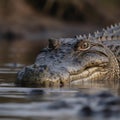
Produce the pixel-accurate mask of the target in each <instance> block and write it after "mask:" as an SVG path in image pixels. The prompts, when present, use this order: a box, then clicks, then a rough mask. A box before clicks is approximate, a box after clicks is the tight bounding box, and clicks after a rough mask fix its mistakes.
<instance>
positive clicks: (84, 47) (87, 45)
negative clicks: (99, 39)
mask: <svg viewBox="0 0 120 120" xmlns="http://www.w3.org/2000/svg"><path fill="white" fill-rule="evenodd" d="M89 48H90V43H89V42H87V41H84V40H83V41H82V40H81V41H79V42H78V43H77V44H76V45H75V49H76V50H88V49H89Z"/></svg>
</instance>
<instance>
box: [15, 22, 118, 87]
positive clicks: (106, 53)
mask: <svg viewBox="0 0 120 120" xmlns="http://www.w3.org/2000/svg"><path fill="white" fill-rule="evenodd" d="M119 64H120V24H117V25H114V26H111V27H110V28H107V29H103V30H102V31H101V32H98V31H97V32H95V33H94V34H93V35H90V34H89V35H83V36H81V35H80V36H76V37H75V38H61V39H57V40H56V39H50V40H49V46H48V47H47V48H45V49H43V50H42V51H41V53H40V54H39V55H38V57H37V58H36V61H35V63H34V64H33V65H30V66H27V67H25V68H23V70H21V71H20V72H19V73H18V77H17V81H16V84H17V85H20V86H30V87H31V86H38V87H63V86H69V85H71V84H75V85H78V84H81V82H91V81H101V80H104V81H108V80H109V81H113V80H115V81H118V80H119V78H120V76H119V74H120V72H119V70H120V69H119Z"/></svg>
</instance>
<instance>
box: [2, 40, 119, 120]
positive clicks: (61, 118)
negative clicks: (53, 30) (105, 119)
mask: <svg viewBox="0 0 120 120" xmlns="http://www.w3.org/2000/svg"><path fill="white" fill-rule="evenodd" d="M46 44H47V41H46V40H45V41H30V40H17V41H11V42H9V41H5V40H1V41H0V120H65V119H68V120H77V119H80V118H78V117H77V116H76V115H75V114H76V113H75V111H72V110H71V109H70V110H68V111H65V110H61V111H59V112H57V111H51V110H45V109H44V107H45V106H46V105H47V104H49V103H50V102H53V101H56V100H60V99H63V98H70V99H71V98H72V97H73V96H74V94H75V93H76V92H78V91H83V92H87V93H88V92H90V93H91V94H92V93H96V92H99V91H100V90H108V91H111V92H112V93H113V94H115V95H120V90H119V84H118V83H115V82H112V83H109V82H107V81H106V82H103V81H101V82H99V83H93V82H90V83H82V84H81V85H79V86H70V88H61V89H45V88H43V90H44V91H45V92H46V94H45V95H44V97H43V96H41V94H37V95H36V94H35V95H33V94H31V91H32V90H36V89H37V90H41V88H22V87H21V88H20V87H16V86H15V84H14V81H15V80H16V75H17V72H18V71H19V70H20V69H21V68H23V67H24V66H26V65H30V64H32V63H33V62H34V60H35V57H36V56H37V54H38V53H39V51H40V49H41V48H42V47H43V46H46ZM88 119H89V118H88Z"/></svg>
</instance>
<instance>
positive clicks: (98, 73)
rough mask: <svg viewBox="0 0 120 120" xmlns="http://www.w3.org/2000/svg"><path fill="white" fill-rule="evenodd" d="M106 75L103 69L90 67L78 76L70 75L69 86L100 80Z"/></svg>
mask: <svg viewBox="0 0 120 120" xmlns="http://www.w3.org/2000/svg"><path fill="white" fill-rule="evenodd" d="M107 73H108V71H107V69H105V68H103V67H91V68H88V69H86V70H84V71H82V72H80V73H79V74H74V75H73V74H72V75H70V83H71V84H79V83H83V82H87V81H89V82H90V81H96V80H101V79H102V78H103V77H104V76H105V75H106V74H107Z"/></svg>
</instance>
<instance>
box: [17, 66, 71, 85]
mask: <svg viewBox="0 0 120 120" xmlns="http://www.w3.org/2000/svg"><path fill="white" fill-rule="evenodd" d="M64 73H65V71H64V70H63V71H62V73H61V74H60V71H58V72H57V71H56V72H55V71H54V70H51V69H49V67H48V66H47V65H37V64H34V65H31V66H27V67H25V68H24V69H23V70H22V71H20V72H19V73H18V78H17V81H16V84H17V86H23V87H29V86H32V87H63V86H66V84H68V83H69V82H68V81H66V80H68V78H67V77H66V75H64ZM61 78H62V79H61ZM63 78H64V79H63Z"/></svg>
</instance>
